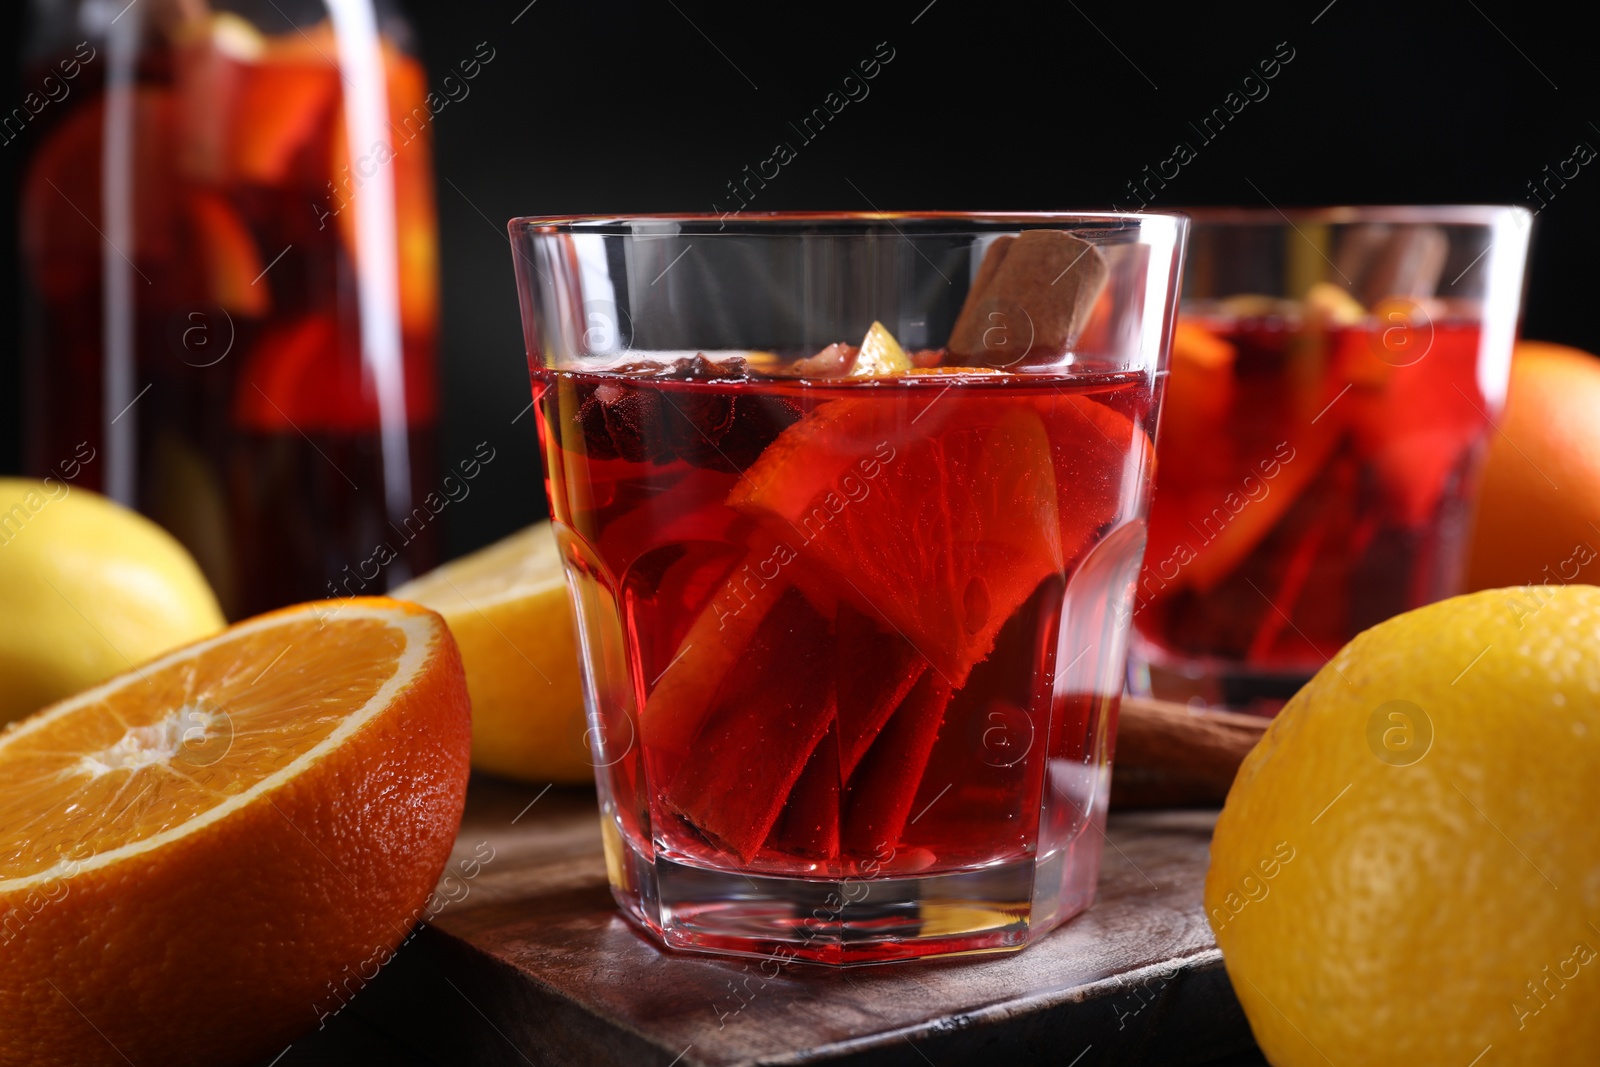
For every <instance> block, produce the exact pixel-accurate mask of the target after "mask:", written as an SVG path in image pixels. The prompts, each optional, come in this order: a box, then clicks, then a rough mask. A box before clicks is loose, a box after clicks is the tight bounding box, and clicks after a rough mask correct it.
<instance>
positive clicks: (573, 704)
mask: <svg viewBox="0 0 1600 1067" xmlns="http://www.w3.org/2000/svg"><path fill="white" fill-rule="evenodd" d="M391 595H393V596H395V597H397V598H399V599H401V600H412V601H415V602H416V603H418V604H422V605H424V606H425V607H429V608H432V609H433V610H434V611H437V612H438V613H439V614H441V615H443V616H444V617H445V621H447V622H448V623H449V624H450V631H451V632H452V633H453V634H455V637H456V643H457V644H458V645H460V646H461V660H462V662H463V663H465V664H466V668H467V689H468V690H469V691H470V692H471V693H472V765H473V766H474V767H476V768H478V769H479V770H483V771H488V772H489V773H490V774H499V775H504V776H505V777H508V778H519V779H522V780H523V781H528V782H541V783H542V782H563V783H568V784H575V785H583V784H589V783H592V782H593V781H594V766H593V764H592V763H591V761H590V758H589V743H588V738H587V736H586V734H585V723H584V714H583V690H582V686H581V684H580V681H579V674H578V641H577V637H576V635H575V634H574V632H573V627H572V614H571V610H572V609H571V605H570V603H569V601H568V599H567V586H566V580H565V578H564V577H563V576H562V571H561V554H560V551H559V550H558V548H557V547H556V540H555V534H554V533H553V532H552V531H551V529H550V524H549V523H548V522H539V523H535V524H534V525H532V526H529V527H527V528H526V529H524V530H519V531H518V532H517V533H514V534H512V535H511V536H510V537H507V538H505V539H503V540H500V541H497V542H495V543H494V544H492V545H490V546H488V547H487V548H483V549H480V550H478V551H477V552H474V553H472V554H471V555H468V556H463V557H461V558H460V559H457V560H452V561H451V562H449V563H446V564H445V565H444V566H442V567H438V568H436V569H434V570H432V571H429V572H428V573H427V574H424V575H422V576H421V577H420V578H416V579H414V580H412V581H410V582H407V583H406V584H405V585H403V586H401V587H400V588H398V589H396V590H394V591H393V593H392V594H391Z"/></svg>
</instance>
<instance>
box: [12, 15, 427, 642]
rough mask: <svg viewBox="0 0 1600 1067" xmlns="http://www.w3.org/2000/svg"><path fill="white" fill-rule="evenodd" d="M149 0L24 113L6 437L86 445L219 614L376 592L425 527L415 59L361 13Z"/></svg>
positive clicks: (412, 556)
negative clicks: (18, 383)
mask: <svg viewBox="0 0 1600 1067" xmlns="http://www.w3.org/2000/svg"><path fill="white" fill-rule="evenodd" d="M148 6H149V5H140V6H137V7H130V9H129V10H128V12H127V14H126V17H122V18H119V19H117V20H114V23H115V25H114V26H112V27H111V28H110V29H108V30H107V31H106V32H107V34H108V35H109V36H108V37H107V38H106V39H103V40H102V39H99V38H97V39H96V40H97V41H98V45H97V46H91V45H88V44H85V45H84V46H83V49H82V51H81V55H82V56H84V57H89V56H90V55H91V54H93V58H92V59H88V58H86V59H85V61H84V62H83V63H82V64H81V72H80V75H79V80H78V81H77V82H76V84H75V86H74V91H73V92H72V94H71V95H70V96H69V97H67V98H66V99H65V100H64V101H63V102H62V103H61V104H60V105H58V106H56V107H53V108H52V109H50V110H49V111H48V112H46V113H45V114H44V116H43V117H42V118H41V120H40V126H39V127H38V128H35V129H30V131H29V136H30V137H33V138H35V140H34V142H33V147H32V152H31V155H30V158H29V160H28V162H27V165H26V166H25V167H24V168H23V170H22V172H21V178H20V183H19V184H20V186H21V190H20V191H21V200H22V225H21V230H22V261H23V266H24V271H25V276H26V283H27V287H28V296H29V301H28V303H29V306H30V310H31V312H32V314H30V316H29V318H28V322H27V324H26V325H27V329H26V335H25V344H24V350H23V358H24V369H25V378H26V388H27V397H28V398H27V403H26V404H25V405H24V417H25V421H26V428H25V448H26V454H27V463H28V465H29V466H30V467H31V468H33V469H34V470H35V471H37V472H40V473H43V472H46V471H49V470H52V469H53V468H54V467H55V465H56V464H57V463H58V462H59V461H60V460H61V459H63V458H65V457H70V456H73V455H74V454H78V455H80V456H81V455H82V454H83V453H82V452H79V451H78V449H79V448H80V445H81V446H83V448H84V450H85V451H89V450H92V453H93V455H94V457H95V458H94V460H93V461H92V462H87V463H85V464H84V465H83V472H84V473H83V477H82V479H81V481H80V482H79V484H82V485H85V486H87V487H90V488H93V489H97V490H100V491H102V492H105V493H106V494H108V495H110V496H112V497H113V498H115V499H117V500H119V501H120V502H122V503H125V504H129V505H131V506H134V507H137V508H139V509H140V510H141V511H143V512H145V513H146V514H148V515H149V516H151V517H152V518H154V519H155V520H156V521H158V522H160V523H161V524H162V525H163V526H165V527H166V528H167V529H168V530H170V531H171V532H172V533H173V534H174V535H175V536H177V537H178V539H179V540H181V541H182V542H183V543H184V544H185V545H186V546H187V547H188V548H189V549H190V551H191V552H192V553H193V554H194V556H195V558H196V560H197V561H198V562H199V564H200V566H201V568H202V569H203V570H204V571H205V573H206V577H207V578H208V580H209V581H210V582H211V584H212V586H213V587H214V588H215V589H216V591H217V595H218V598H219V599H220V600H221V601H222V603H223V606H224V608H225V609H226V610H227V612H228V614H230V615H232V616H234V617H238V616H243V615H251V614H255V613H256V612H259V611H263V610H266V609H268V608H273V607H278V606H281V605H283V604H286V603H290V602H293V601H298V600H309V599H317V598H323V597H334V596H350V595H355V594H360V593H368V594H373V593H380V592H382V591H383V589H385V588H386V587H387V583H389V582H393V581H399V580H404V579H405V578H407V577H410V576H411V575H413V574H415V573H418V572H420V571H422V570H426V569H427V568H429V567H430V566H432V565H433V564H434V563H436V562H437V556H438V545H439V543H440V530H439V525H438V524H437V523H436V522H435V521H434V516H433V514H432V513H431V511H430V508H428V507H426V506H424V502H425V500H426V498H427V496H428V494H430V492H436V490H437V488H438V479H437V476H436V475H435V473H434V457H433V453H434V444H435V426H436V422H437V406H438V405H437V396H436V383H435V358H434V355H435V353H434V349H435V340H436V335H437V329H438V300H437V293H436V282H437V269H436V262H435V261H436V247H435V246H436V241H435V220H434V208H433V189H432V180H433V179H432V163H431V155H430V137H431V131H430V128H429V126H428V124H427V122H426V116H427V115H428V111H427V108H426V107H424V106H423V102H424V99H425V98H426V96H427V95H428V84H427V78H426V75H425V73H424V71H423V69H422V66H421V64H420V63H419V62H418V61H417V60H416V59H414V58H412V57H410V56H408V55H406V54H405V53H404V52H403V51H402V50H401V48H400V47H399V46H398V45H397V44H395V43H394V42H393V41H388V40H384V39H382V38H380V37H378V36H376V29H375V27H371V26H369V27H366V29H367V30H368V31H370V33H369V34H368V35H367V36H366V37H363V36H362V35H361V34H360V33H357V32H355V31H356V30H360V29H361V27H360V26H359V25H358V26H356V27H354V28H353V29H352V27H349V26H344V25H342V24H341V26H339V27H336V26H335V25H334V22H333V21H332V20H331V19H327V18H324V19H322V20H321V21H312V22H308V23H306V24H304V25H302V26H298V27H296V26H294V25H293V24H290V23H289V22H288V21H287V18H286V16H284V15H282V14H281V13H279V12H278V11H276V10H275V8H274V6H272V5H267V4H262V5H259V9H260V10H259V12H258V14H260V15H261V17H262V23H263V25H265V26H270V27H272V30H273V32H263V31H262V30H261V29H258V28H257V27H256V25H255V24H253V23H251V22H250V21H248V20H247V19H246V18H244V17H242V16H240V15H238V14H234V13H232V12H231V11H230V12H225V13H224V12H212V11H211V10H210V8H209V7H208V5H205V4H198V5H189V6H187V7H186V6H184V5H175V4H165V5H160V11H159V12H152V13H148V15H147V12H146V8H147V7H148ZM235 6H237V5H235ZM246 6H251V5H246ZM362 7H363V5H360V4H357V5H349V6H348V7H347V8H344V9H342V10H359V9H361V8H362ZM191 8H192V10H191ZM180 9H181V10H180ZM141 27H142V28H141ZM96 49H97V50H96ZM346 58H351V59H354V60H356V61H358V62H356V63H355V65H351V64H345V65H341V62H342V61H343V60H345V59H346ZM362 61H364V62H362ZM358 86H365V87H366V88H367V89H368V92H366V93H358V92H357V87H358ZM357 101H359V103H358V102H357ZM419 115H420V116H422V117H423V118H421V119H419V118H418V116H419ZM352 144H354V145H355V147H354V148H352ZM437 499H438V498H437V496H435V500H437ZM433 510H435V511H436V510H437V509H433Z"/></svg>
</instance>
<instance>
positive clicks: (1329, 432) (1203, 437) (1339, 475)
mask: <svg viewBox="0 0 1600 1067" xmlns="http://www.w3.org/2000/svg"><path fill="white" fill-rule="evenodd" d="M1196 328H1199V329H1201V330H1205V331H1207V332H1209V334H1210V335H1211V339H1209V340H1208V339H1207V338H1206V336H1205V335H1204V334H1196V333H1195V332H1194V331H1195V329H1196ZM1186 336H1187V339H1188V341H1189V345H1188V348H1189V351H1187V352H1186V351H1185V341H1186ZM1197 336H1198V338H1199V341H1200V343H1199V344H1195V343H1194V342H1195V339H1196V337H1197ZM1215 339H1220V340H1221V341H1223V342H1226V344H1227V345H1228V346H1231V347H1232V349H1233V355H1232V358H1231V360H1228V359H1223V358H1215V357H1218V356H1219V354H1220V350H1217V349H1215V348H1213V347H1211V346H1212V345H1214V343H1215ZM1208 353H1209V354H1210V357H1211V358H1208ZM1479 361H1480V354H1479V328H1478V325H1477V324H1476V323H1474V322H1467V321H1449V320H1445V321H1440V322H1436V323H1432V324H1431V325H1427V326H1417V327H1413V328H1410V329H1409V330H1403V331H1395V330H1389V331H1385V330H1384V329H1383V328H1381V327H1373V326H1349V327H1332V328H1328V329H1325V330H1309V329H1300V328H1296V327H1293V326H1291V325H1290V324H1288V323H1287V322H1285V321H1284V320H1282V319H1216V320H1198V321H1197V320H1189V321H1187V322H1185V324H1184V325H1183V326H1181V327H1180V329H1179V334H1178V338H1177V340H1176V341H1175V344H1174V349H1173V361H1172V374H1171V380H1170V382H1169V383H1168V390H1167V400H1166V409H1165V413H1164V414H1163V424H1162V428H1161V455H1160V464H1159V470H1158V473H1157V479H1156V491H1155V496H1154V499H1153V501H1152V503H1151V514H1150V543H1149V548H1148V552H1147V554H1146V557H1145V566H1144V570H1143V572H1142V573H1141V575H1140V580H1139V587H1138V596H1137V601H1136V608H1135V614H1134V622H1135V626H1136V628H1137V631H1138V633H1139V635H1140V636H1141V637H1142V638H1143V639H1144V642H1145V643H1146V648H1147V649H1151V648H1152V646H1153V656H1154V658H1155V659H1158V660H1159V659H1160V657H1162V656H1171V657H1174V658H1177V659H1179V660H1183V659H1188V660H1191V661H1192V660H1205V659H1208V658H1210V659H1221V660H1227V661H1231V662H1233V663H1236V664H1241V665H1243V667H1245V668H1246V669H1255V670H1260V671H1263V672H1281V673H1289V674H1303V675H1305V676H1309V675H1310V674H1311V673H1312V672H1313V671H1315V670H1316V669H1317V668H1318V667H1320V666H1321V665H1322V664H1323V663H1324V662H1326V660H1327V659H1328V658H1329V657H1330V656H1332V655H1333V654H1334V653H1335V652H1336V651H1338V649H1339V648H1340V647H1342V646H1343V645H1344V644H1345V643H1346V642H1347V641H1349V640H1350V638H1352V637H1354V636H1355V635H1356V634H1357V633H1359V632H1360V631H1361V630H1363V629H1366V628H1367V627H1369V626H1371V625H1373V624H1375V623H1377V622H1380V621H1382V620H1383V619H1386V618H1389V617H1390V616H1393V615H1396V614H1399V613H1400V612H1403V611H1406V610H1409V609H1411V608H1414V607H1418V606H1420V605H1422V604H1426V603H1428V602H1430V601H1433V600H1437V599H1439V598H1441V597H1444V596H1448V595H1451V594H1452V593H1454V592H1456V591H1458V585H1459V582H1460V580H1461V568H1462V565H1463V553H1464V550H1465V547H1466V546H1465V540H1464V539H1465V537H1466V533H1467V521H1468V519H1469V517H1470V507H1471V503H1472V498H1473V494H1474V491H1475V476H1476V472H1477V468H1478V464H1479V460H1480V458H1481V453H1482V450H1483V446H1484V442H1485V439H1486V435H1487V432H1488V427H1489V410H1490V406H1491V403H1490V401H1488V400H1487V399H1486V398H1485V397H1484V396H1483V394H1482V392H1481V391H1480V389H1479V386H1478V380H1477V372H1478V366H1479ZM1158 695H1161V694H1159V693H1158Z"/></svg>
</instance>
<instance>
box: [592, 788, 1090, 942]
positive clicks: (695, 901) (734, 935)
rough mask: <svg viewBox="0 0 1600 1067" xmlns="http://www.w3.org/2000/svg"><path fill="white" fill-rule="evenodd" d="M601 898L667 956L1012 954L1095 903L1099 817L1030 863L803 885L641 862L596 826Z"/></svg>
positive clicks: (611, 832)
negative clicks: (606, 887) (601, 839)
mask: <svg viewBox="0 0 1600 1067" xmlns="http://www.w3.org/2000/svg"><path fill="white" fill-rule="evenodd" d="M602 819H603V820H604V823H605V826H606V833H605V838H606V851H607V867H608V870H609V873H610V875H611V882H612V894H613V895H614V896H615V897H616V900H617V903H618V904H619V905H621V907H622V911H623V914H624V915H626V916H627V917H628V918H629V919H630V920H632V921H633V922H634V923H635V924H636V925H638V926H640V927H642V928H643V929H644V930H646V931H648V932H649V933H650V934H651V935H652V936H653V937H654V938H655V939H656V940H657V941H659V942H661V943H662V944H664V945H666V946H667V947H668V948H673V949H679V950H683V951H689V952H705V953H713V954H718V955H734V956H754V957H760V958H763V959H775V960H779V961H788V960H798V961H801V962H805V963H822V964H834V965H852V964H866V963H887V962H892V961H895V960H909V959H924V958H928V957H934V956H956V955H966V954H972V953H989V952H1013V951H1016V950H1017V949H1020V948H1023V947H1025V946H1027V945H1028V944H1029V943H1030V942H1032V941H1034V940H1036V939H1038V938H1039V937H1042V936H1044V934H1046V933H1048V932H1049V931H1050V930H1052V929H1054V928H1055V927H1056V926H1059V925H1060V924H1061V923H1063V922H1065V921H1066V920H1068V919H1070V918H1072V917H1073V916H1074V915H1077V914H1078V913H1079V912H1081V911H1083V910H1084V909H1085V908H1087V907H1088V906H1089V905H1090V904H1091V903H1093V901H1094V891H1095V883H1096V880H1097V878H1098V876H1099V868H1100V843H1101V841H1102V840H1103V833H1102V831H1103V827H1104V821H1105V817H1104V811H1103V809H1102V810H1100V811H1097V812H1096V813H1095V816H1094V817H1093V821H1092V822H1080V824H1079V826H1080V829H1081V832H1080V833H1078V834H1077V835H1076V837H1075V838H1074V839H1073V840H1072V841H1071V842H1070V843H1069V844H1067V845H1066V846H1065V847H1062V848H1057V849H1055V850H1053V851H1052V852H1051V853H1050V854H1048V855H1046V856H1044V857H1042V858H1039V859H1037V860H1035V859H1032V858H1028V859H1021V860H1012V861H1007V862H1002V863H997V864H991V865H988V866H984V867H980V868H976V869H972V870H962V871H945V872H939V873H930V874H926V875H917V876H913V877H899V878H843V879H811V878H788V877H773V876H770V875H760V874H743V873H740V872H737V871H727V870H712V869H707V868H704V867H698V866H690V865H688V864H686V863H683V862H680V861H677V860H672V859H667V858H665V857H661V858H657V859H656V860H654V861H652V860H651V859H650V858H649V857H648V856H647V855H645V854H644V853H643V852H642V851H640V850H638V849H636V848H635V847H633V846H632V844H631V843H630V842H628V841H627V840H626V839H625V838H624V837H623V836H622V835H621V834H619V833H617V832H616V831H615V824H614V823H612V822H611V820H610V819H609V818H607V817H606V816H602Z"/></svg>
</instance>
